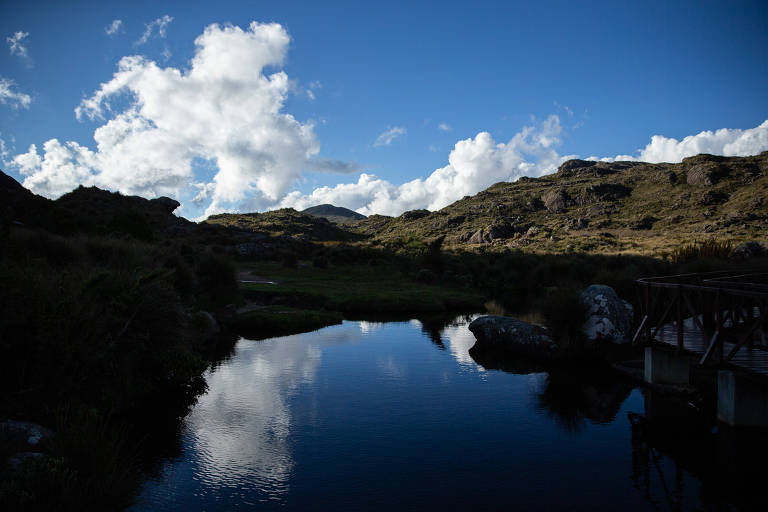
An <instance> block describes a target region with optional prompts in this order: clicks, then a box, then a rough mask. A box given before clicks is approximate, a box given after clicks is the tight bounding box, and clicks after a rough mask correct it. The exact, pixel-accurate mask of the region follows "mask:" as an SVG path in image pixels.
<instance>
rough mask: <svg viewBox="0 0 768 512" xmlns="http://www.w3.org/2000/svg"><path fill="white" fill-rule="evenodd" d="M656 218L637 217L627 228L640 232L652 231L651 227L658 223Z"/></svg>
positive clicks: (650, 216) (648, 216)
mask: <svg viewBox="0 0 768 512" xmlns="http://www.w3.org/2000/svg"><path fill="white" fill-rule="evenodd" d="M658 220H659V219H657V218H656V217H654V216H653V215H644V216H642V217H637V218H635V219H633V220H632V221H631V222H630V223H629V225H628V227H629V229H634V230H641V229H652V228H653V225H654V224H655V223H656V222H657V221H658Z"/></svg>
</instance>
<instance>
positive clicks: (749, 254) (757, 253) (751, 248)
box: [728, 241, 768, 260]
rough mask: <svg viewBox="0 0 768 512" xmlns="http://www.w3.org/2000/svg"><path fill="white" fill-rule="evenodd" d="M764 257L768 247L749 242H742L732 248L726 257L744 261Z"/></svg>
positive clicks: (766, 254)
mask: <svg viewBox="0 0 768 512" xmlns="http://www.w3.org/2000/svg"><path fill="white" fill-rule="evenodd" d="M765 256H768V246H766V245H765V244H763V243H760V242H755V241H750V242H742V243H740V244H739V245H737V246H736V247H734V248H733V250H732V251H731V254H730V255H729V256H728V257H729V258H731V259H733V260H746V259H749V258H755V257H757V258H759V257H765Z"/></svg>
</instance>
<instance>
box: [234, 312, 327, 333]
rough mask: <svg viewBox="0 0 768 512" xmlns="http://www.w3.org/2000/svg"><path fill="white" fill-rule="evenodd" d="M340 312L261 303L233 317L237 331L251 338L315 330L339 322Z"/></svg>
mask: <svg viewBox="0 0 768 512" xmlns="http://www.w3.org/2000/svg"><path fill="white" fill-rule="evenodd" d="M341 320H342V315H341V314H340V313H337V312H334V311H323V310H320V311H318V310H308V309H297V308H291V307H288V306H264V307H259V308H258V309H254V310H251V311H247V312H244V313H240V314H238V315H237V316H236V317H235V319H234V320H233V327H234V328H235V330H236V331H237V333H238V334H239V335H241V336H244V337H246V338H248V339H251V340H260V339H265V338H271V337H275V336H287V335H290V334H299V333H302V332H310V331H315V330H317V329H321V328H323V327H327V326H329V325H335V324H340V323H341Z"/></svg>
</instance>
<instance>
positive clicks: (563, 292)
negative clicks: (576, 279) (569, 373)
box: [539, 288, 587, 348]
mask: <svg viewBox="0 0 768 512" xmlns="http://www.w3.org/2000/svg"><path fill="white" fill-rule="evenodd" d="M539 307H540V311H541V314H542V316H543V317H544V321H545V323H546V324H547V327H549V329H550V331H551V332H552V336H553V338H554V339H555V340H557V341H559V342H560V343H562V344H563V346H565V347H568V348H580V342H581V339H582V334H581V328H582V326H583V325H584V321H585V320H586V316H587V308H586V306H585V305H584V304H583V303H582V302H581V298H580V294H579V292H578V291H577V290H575V289H573V288H567V289H562V288H561V289H557V290H553V291H552V292H550V293H549V294H548V295H547V296H546V297H545V298H544V299H543V300H542V301H541V303H540V306H539Z"/></svg>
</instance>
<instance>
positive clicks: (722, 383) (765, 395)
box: [717, 370, 768, 427]
mask: <svg viewBox="0 0 768 512" xmlns="http://www.w3.org/2000/svg"><path fill="white" fill-rule="evenodd" d="M717 419H718V420H720V421H722V422H724V423H727V424H728V425H731V426H734V427H768V379H760V378H757V377H749V376H746V375H741V374H737V373H735V372H732V371H730V370H720V371H718V372H717Z"/></svg>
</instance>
